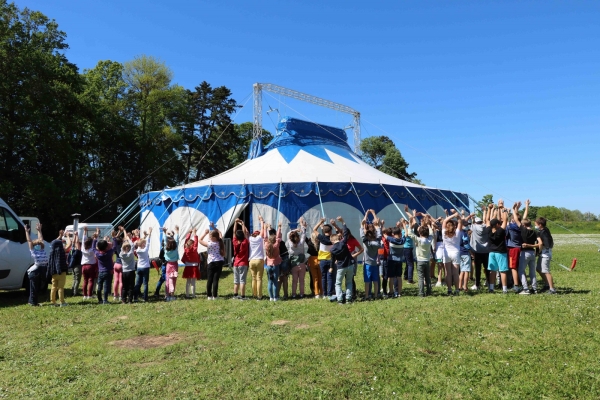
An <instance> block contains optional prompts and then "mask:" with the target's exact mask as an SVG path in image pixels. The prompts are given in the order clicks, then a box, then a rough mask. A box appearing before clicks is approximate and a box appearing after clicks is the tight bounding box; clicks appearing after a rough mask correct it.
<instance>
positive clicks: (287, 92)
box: [252, 83, 360, 155]
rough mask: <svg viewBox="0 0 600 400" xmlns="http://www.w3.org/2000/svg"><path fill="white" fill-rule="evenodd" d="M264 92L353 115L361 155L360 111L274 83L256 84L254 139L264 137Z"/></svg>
mask: <svg viewBox="0 0 600 400" xmlns="http://www.w3.org/2000/svg"><path fill="white" fill-rule="evenodd" d="M263 90H266V91H267V92H271V93H275V94H279V95H282V96H286V97H290V98H292V99H296V100H301V101H305V102H307V103H311V104H316V105H318V106H321V107H326V108H330V109H332V110H336V111H341V112H343V113H346V114H351V115H352V116H353V117H354V121H353V123H354V126H353V127H352V131H353V132H354V152H355V153H356V154H358V155H360V113H359V112H358V111H356V110H355V109H353V108H350V107H348V106H345V105H343V104H340V103H336V102H333V101H329V100H325V99H322V98H320V97H316V96H312V95H310V94H306V93H302V92H298V91H296V90H292V89H288V88H284V87H282V86H278V85H274V84H272V83H255V84H254V127H253V130H252V133H253V135H252V136H253V137H254V139H258V138H259V137H261V136H262V91H263Z"/></svg>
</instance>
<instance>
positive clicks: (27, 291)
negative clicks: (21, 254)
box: [23, 272, 29, 298]
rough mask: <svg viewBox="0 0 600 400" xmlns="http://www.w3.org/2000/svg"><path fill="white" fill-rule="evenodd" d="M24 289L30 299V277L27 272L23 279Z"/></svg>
mask: <svg viewBox="0 0 600 400" xmlns="http://www.w3.org/2000/svg"><path fill="white" fill-rule="evenodd" d="M23 288H24V289H25V296H27V298H29V276H28V275H27V272H25V277H23Z"/></svg>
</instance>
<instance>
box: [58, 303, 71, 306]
mask: <svg viewBox="0 0 600 400" xmlns="http://www.w3.org/2000/svg"><path fill="white" fill-rule="evenodd" d="M68 305H69V303H60V307H66V306H68Z"/></svg>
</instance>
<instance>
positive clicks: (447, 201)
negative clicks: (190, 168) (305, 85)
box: [140, 117, 469, 256]
mask: <svg viewBox="0 0 600 400" xmlns="http://www.w3.org/2000/svg"><path fill="white" fill-rule="evenodd" d="M347 140H348V138H347V135H346V132H345V131H344V130H342V129H339V128H334V127H329V126H324V125H319V124H315V123H311V122H306V121H302V120H299V119H294V118H289V117H285V118H283V119H282V120H281V121H280V123H279V124H278V126H277V132H276V135H275V137H274V139H273V140H272V141H271V143H269V144H268V145H266V146H265V147H264V148H263V147H262V145H261V143H259V142H255V143H253V146H252V150H251V153H254V154H253V155H251V156H249V159H248V160H246V161H245V162H243V163H242V164H240V165H238V166H237V167H235V168H232V169H230V170H228V171H225V172H223V173H222V174H220V175H217V176H214V177H212V178H210V179H205V180H202V181H198V182H194V183H190V184H187V185H184V186H179V187H174V188H169V189H165V190H163V191H161V192H150V193H146V194H143V195H142V196H140V206H141V209H142V212H141V219H142V229H143V230H147V229H148V228H149V227H152V228H153V231H154V232H159V229H160V227H163V226H164V227H167V228H169V229H173V227H174V226H175V225H178V226H179V227H180V230H181V232H187V231H188V230H189V229H190V227H191V226H195V227H196V228H197V229H198V231H199V232H203V231H204V230H205V229H207V228H208V226H209V224H210V222H214V223H215V225H216V226H217V228H218V229H219V230H221V231H222V232H228V231H229V230H230V228H231V227H232V225H233V222H234V221H235V219H236V218H241V219H243V220H244V221H246V224H247V225H248V226H249V229H251V230H257V229H258V228H259V226H260V225H259V222H258V219H259V216H262V217H263V218H264V219H265V221H267V222H270V223H271V224H272V225H276V223H277V221H281V222H282V223H283V231H284V234H285V233H287V231H289V230H290V229H294V228H295V227H296V226H297V223H298V220H299V219H300V217H304V219H306V221H307V222H308V224H309V227H310V228H311V229H312V227H313V226H315V225H316V224H317V223H318V221H319V219H320V218H321V217H322V216H325V217H327V218H328V219H329V218H335V217H337V216H338V215H341V216H343V217H344V219H345V220H346V222H347V224H348V227H349V228H350V229H351V231H352V232H353V233H355V234H356V236H358V232H359V227H360V221H361V220H362V218H363V216H364V211H365V210H367V209H373V210H375V211H376V212H377V215H378V217H379V218H381V219H384V220H385V221H386V222H387V223H386V225H394V224H395V222H396V221H397V220H398V219H400V218H402V217H403V216H404V215H403V212H404V206H405V205H408V207H409V208H410V209H411V210H413V209H416V210H418V211H426V212H428V213H430V214H431V215H434V216H441V215H443V212H444V211H443V210H444V208H446V209H451V208H455V209H458V208H462V209H467V208H468V205H469V198H468V196H467V195H466V194H463V193H456V192H453V191H450V190H439V189H434V188H430V187H426V186H420V185H416V184H414V183H410V182H407V181H403V180H401V179H398V178H395V177H392V176H390V175H387V174H385V173H383V172H381V171H379V170H377V169H375V168H373V167H371V166H370V165H368V164H366V163H365V162H363V161H362V160H361V158H360V157H359V156H358V155H356V154H355V153H354V152H353V151H352V149H351V148H350V146H349V145H348V142H347ZM181 245H183V244H181ZM159 250H160V237H159V235H158V234H155V235H152V238H151V243H150V251H151V253H152V255H153V256H156V255H157V254H158V251H159Z"/></svg>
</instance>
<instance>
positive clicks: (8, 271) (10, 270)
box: [0, 207, 31, 289]
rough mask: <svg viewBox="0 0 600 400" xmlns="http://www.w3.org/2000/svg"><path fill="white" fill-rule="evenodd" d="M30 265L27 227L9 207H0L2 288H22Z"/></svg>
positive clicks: (0, 286) (0, 283) (0, 273)
mask: <svg viewBox="0 0 600 400" xmlns="http://www.w3.org/2000/svg"><path fill="white" fill-rule="evenodd" d="M30 266H31V254H30V253H29V246H28V245H27V240H26V238H25V228H24V227H23V226H22V225H21V224H20V223H19V222H18V219H17V217H16V216H14V215H13V214H12V213H11V212H10V211H9V210H8V209H6V208H4V207H0V289H19V288H21V287H22V285H23V278H24V277H25V273H26V272H27V268H29V267H30Z"/></svg>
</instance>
